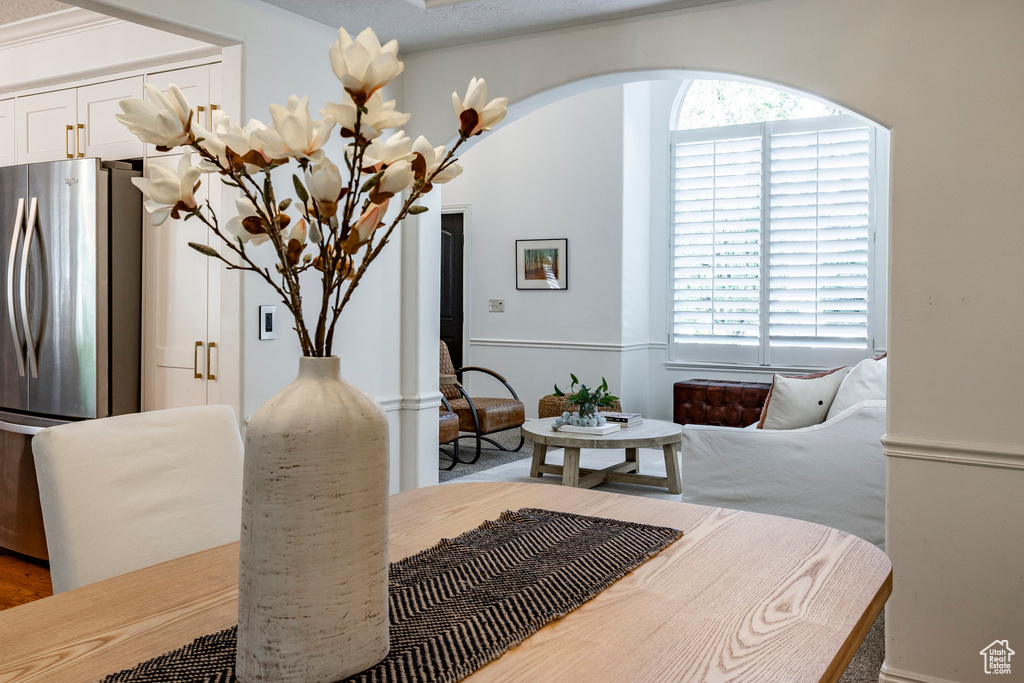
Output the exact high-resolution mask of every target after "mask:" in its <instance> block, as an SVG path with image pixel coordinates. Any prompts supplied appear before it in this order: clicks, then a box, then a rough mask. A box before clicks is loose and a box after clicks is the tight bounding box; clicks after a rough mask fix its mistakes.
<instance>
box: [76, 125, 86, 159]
mask: <svg viewBox="0 0 1024 683" xmlns="http://www.w3.org/2000/svg"><path fill="white" fill-rule="evenodd" d="M84 132H85V124H84V123H80V124H78V132H76V133H75V152H76V153H77V154H78V158H79V159H81V158H82V157H84V156H85V152H83V151H82V150H83V149H84V148H85V143H84V141H83V143H82V146H81V147H79V146H78V139H79V137H80V136H81V134H82V133H84Z"/></svg>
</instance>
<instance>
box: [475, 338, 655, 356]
mask: <svg viewBox="0 0 1024 683" xmlns="http://www.w3.org/2000/svg"><path fill="white" fill-rule="evenodd" d="M469 343H470V345H471V346H502V347H507V348H518V349H565V350H567V351H612V352H614V353H626V352H628V351H646V350H648V349H660V348H665V343H664V342H637V343H633V344H610V343H601V342H570V341H554V340H539V339H484V338H480V337H474V338H473V339H470V340H469Z"/></svg>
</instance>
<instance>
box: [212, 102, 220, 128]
mask: <svg viewBox="0 0 1024 683" xmlns="http://www.w3.org/2000/svg"><path fill="white" fill-rule="evenodd" d="M218 108H219V107H218V106H217V105H216V104H211V105H210V128H213V112H215V111H217V109H218Z"/></svg>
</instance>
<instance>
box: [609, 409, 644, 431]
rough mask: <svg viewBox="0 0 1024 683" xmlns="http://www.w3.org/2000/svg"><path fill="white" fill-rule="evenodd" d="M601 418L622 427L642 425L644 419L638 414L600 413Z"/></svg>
mask: <svg viewBox="0 0 1024 683" xmlns="http://www.w3.org/2000/svg"><path fill="white" fill-rule="evenodd" d="M601 416H602V417H603V418H604V419H606V420H608V422H611V423H613V424H617V425H620V426H622V427H635V426H637V425H638V424H643V421H644V418H643V416H642V415H641V414H640V413H604V412H602V413H601Z"/></svg>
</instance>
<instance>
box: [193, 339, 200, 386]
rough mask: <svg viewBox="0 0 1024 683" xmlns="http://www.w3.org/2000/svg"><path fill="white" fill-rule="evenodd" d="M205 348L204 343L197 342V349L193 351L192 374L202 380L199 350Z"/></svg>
mask: <svg viewBox="0 0 1024 683" xmlns="http://www.w3.org/2000/svg"><path fill="white" fill-rule="evenodd" d="M202 347H203V342H201V341H197V342H196V347H195V348H194V349H193V350H192V374H193V375H194V376H195V378H196V379H202V378H203V373H201V372H199V349H201V348H202Z"/></svg>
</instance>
